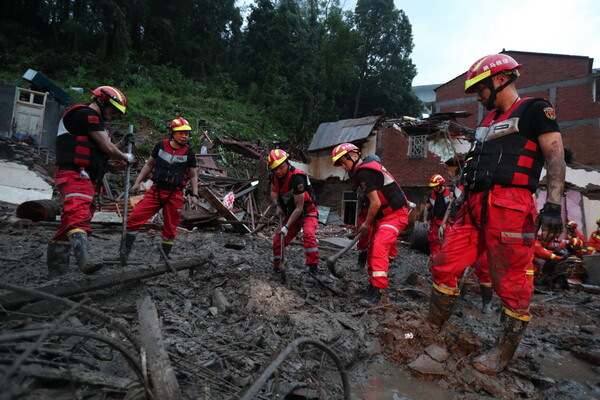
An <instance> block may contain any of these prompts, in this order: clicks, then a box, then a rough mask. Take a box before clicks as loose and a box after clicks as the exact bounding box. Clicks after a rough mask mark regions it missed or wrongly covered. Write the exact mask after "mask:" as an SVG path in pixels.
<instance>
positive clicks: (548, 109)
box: [544, 107, 556, 120]
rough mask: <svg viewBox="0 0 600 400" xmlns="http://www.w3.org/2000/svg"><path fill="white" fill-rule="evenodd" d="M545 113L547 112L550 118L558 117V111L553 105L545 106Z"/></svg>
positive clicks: (547, 116)
mask: <svg viewBox="0 0 600 400" xmlns="http://www.w3.org/2000/svg"><path fill="white" fill-rule="evenodd" d="M544 114H546V118H548V119H552V120H554V119H556V111H554V108H552V107H546V108H544Z"/></svg>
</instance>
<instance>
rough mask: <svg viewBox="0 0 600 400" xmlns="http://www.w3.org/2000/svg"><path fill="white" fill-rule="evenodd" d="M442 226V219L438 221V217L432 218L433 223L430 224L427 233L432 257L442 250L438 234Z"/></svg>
mask: <svg viewBox="0 0 600 400" xmlns="http://www.w3.org/2000/svg"><path fill="white" fill-rule="evenodd" d="M440 226H442V220H441V219H437V218H436V217H433V218H431V221H430V222H429V231H428V232H427V240H429V254H430V255H431V256H432V257H433V256H435V255H436V254H437V253H439V251H440V249H441V248H442V243H441V242H440V236H439V233H438V232H439V230H440Z"/></svg>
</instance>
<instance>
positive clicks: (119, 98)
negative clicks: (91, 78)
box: [92, 86, 127, 114]
mask: <svg viewBox="0 0 600 400" xmlns="http://www.w3.org/2000/svg"><path fill="white" fill-rule="evenodd" d="M94 98H101V99H104V100H105V101H108V102H109V103H110V104H112V105H113V106H115V108H116V109H117V110H119V111H120V112H121V114H125V110H127V99H126V98H125V95H124V94H123V92H121V91H120V90H119V89H117V88H115V87H112V86H99V87H97V88H96V89H94V90H92V99H94Z"/></svg>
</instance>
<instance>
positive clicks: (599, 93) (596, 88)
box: [592, 76, 600, 103]
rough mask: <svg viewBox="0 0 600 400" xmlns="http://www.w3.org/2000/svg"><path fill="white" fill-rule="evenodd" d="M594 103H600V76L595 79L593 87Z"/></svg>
mask: <svg viewBox="0 0 600 400" xmlns="http://www.w3.org/2000/svg"><path fill="white" fill-rule="evenodd" d="M592 101H593V102H595V103H600V76H599V77H596V78H594V83H593V85H592Z"/></svg>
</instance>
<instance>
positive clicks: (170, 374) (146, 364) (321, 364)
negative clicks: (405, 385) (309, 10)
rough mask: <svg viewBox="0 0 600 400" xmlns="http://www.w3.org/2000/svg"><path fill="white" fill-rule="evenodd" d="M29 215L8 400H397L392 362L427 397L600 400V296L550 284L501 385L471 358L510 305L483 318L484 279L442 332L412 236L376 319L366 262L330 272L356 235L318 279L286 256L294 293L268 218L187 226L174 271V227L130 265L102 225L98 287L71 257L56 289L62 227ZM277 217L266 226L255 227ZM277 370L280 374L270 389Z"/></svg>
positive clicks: (6, 339)
mask: <svg viewBox="0 0 600 400" xmlns="http://www.w3.org/2000/svg"><path fill="white" fill-rule="evenodd" d="M219 179H221V178H219ZM231 184H232V183H231V182H230V181H227V179H224V180H222V181H221V183H215V184H214V188H213V186H208V185H207V186H206V187H208V188H210V189H212V190H214V193H218V194H217V195H215V196H216V197H220V195H221V194H222V193H223V192H230V191H233V192H235V191H237V192H238V193H241V192H243V191H244V190H245V189H248V188H249V187H250V186H248V183H247V182H235V185H234V186H235V187H233V190H232V186H231ZM220 185H222V187H221V188H219V186H220ZM248 193H251V192H248ZM240 197H241V196H240ZM250 201H252V200H250ZM246 204H248V203H247V202H246ZM207 207H208V206H207ZM15 208H16V207H13V206H11V205H3V208H2V213H1V214H0V262H1V267H0V271H1V274H2V279H1V282H0V306H1V307H2V308H1V310H2V312H1V315H0V332H1V333H0V380H2V382H3V383H2V385H1V386H2V387H3V394H2V397H3V398H4V397H6V398H15V399H34V398H52V399H61V398H104V399H142V398H168V397H169V393H170V394H173V393H174V394H175V398H177V397H179V398H186V399H188V398H189V399H246V398H259V399H260V398H265V399H266V398H274V397H272V396H273V393H275V392H276V391H277V392H278V393H287V394H288V395H289V396H284V397H281V398H288V399H292V398H294V399H298V398H300V399H316V398H335V399H337V398H340V399H342V398H352V399H374V398H391V397H392V396H394V398H396V396H397V391H395V390H396V388H395V387H391V386H390V387H378V384H377V383H376V382H378V380H377V378H378V377H377V376H373V371H374V366H376V365H379V364H381V363H382V362H390V363H392V365H393V366H394V367H393V370H388V371H387V372H386V374H392V373H395V372H397V371H402V372H405V373H407V374H411V375H412V377H413V378H411V379H413V381H412V384H411V386H413V390H418V387H419V386H423V385H424V383H423V385H420V384H419V383H420V382H426V381H434V382H435V383H436V384H437V386H436V387H437V388H438V390H439V392H437V395H439V396H440V398H441V396H444V398H461V399H479V398H502V399H517V398H530V399H563V398H570V399H589V398H600V387H599V386H598V384H599V379H598V376H600V324H599V323H598V321H600V297H599V296H598V295H597V294H595V293H588V292H585V291H583V290H578V289H576V288H569V289H567V290H565V289H564V288H561V289H556V288H551V287H539V288H537V289H536V293H535V295H534V299H533V303H532V313H533V315H534V318H533V321H532V323H531V324H530V328H529V329H528V330H527V331H526V333H525V336H524V338H523V340H522V343H521V346H520V347H519V348H518V350H517V354H516V355H515V359H514V360H513V362H511V364H510V365H509V368H508V369H507V370H506V371H504V372H502V373H500V374H499V375H497V376H487V375H484V374H481V373H479V372H478V371H477V370H475V369H474V368H473V367H472V365H471V362H470V359H471V358H472V357H473V356H475V355H476V354H477V353H478V352H479V351H480V350H481V349H484V348H486V347H488V346H490V345H491V344H492V340H493V338H495V336H496V332H497V331H498V329H499V326H500V321H499V318H500V312H499V306H500V304H499V301H498V299H497V298H496V297H495V298H494V302H493V306H494V310H495V312H494V313H493V314H482V313H481V312H480V307H481V300H480V297H479V286H478V284H477V282H476V280H475V278H472V279H471V280H469V281H467V282H466V285H465V287H464V291H463V294H462V295H461V300H460V301H459V304H458V307H457V310H455V312H454V314H453V316H452V318H451V319H450V320H449V322H448V323H447V324H446V325H445V326H444V327H443V329H442V330H440V331H438V330H432V329H431V328H430V327H429V325H428V324H426V323H425V322H424V320H425V318H426V316H427V310H428V297H429V291H430V289H431V285H430V277H429V271H428V257H427V256H426V255H424V254H422V253H420V252H417V251H415V250H411V249H410V248H409V244H408V241H407V240H402V241H401V242H400V243H399V255H398V258H397V259H396V260H394V261H393V262H392V264H391V266H390V274H391V277H390V288H389V290H388V291H387V292H386V293H385V295H384V300H383V302H382V304H381V305H379V306H377V307H374V308H363V307H361V306H359V304H358V303H359V302H358V300H359V299H360V297H361V294H362V292H363V291H364V290H365V288H366V284H367V282H366V275H365V272H364V271H362V270H357V269H355V267H354V266H355V264H356V253H355V252H353V251H350V252H348V253H347V254H345V255H343V256H341V257H340V258H339V260H338V261H337V268H339V269H340V271H342V272H343V273H342V278H340V279H338V278H335V277H333V276H332V275H331V274H330V273H329V271H328V269H327V267H326V263H325V260H326V259H327V258H328V257H330V256H331V255H333V254H334V253H336V252H337V251H339V249H340V248H341V247H340V246H335V245H334V244H332V242H331V241H329V240H327V239H329V238H333V237H335V238H346V237H347V236H349V235H350V234H351V233H352V232H351V230H350V229H348V228H346V227H343V226H333V225H322V224H320V225H319V229H318V231H317V236H318V238H319V241H320V246H319V247H320V257H321V260H322V262H321V264H320V267H319V273H318V274H317V275H316V278H315V277H313V276H310V275H309V274H308V270H307V267H306V266H305V265H304V255H303V254H304V253H303V248H302V244H301V241H300V240H299V239H295V240H294V241H293V242H292V243H291V244H290V246H288V248H287V249H286V254H285V257H286V264H285V268H286V271H287V282H286V283H285V284H282V283H280V282H278V281H275V280H273V279H272V277H271V272H272V271H271V270H272V248H271V246H272V245H271V237H272V235H273V234H274V230H275V227H276V225H275V224H274V223H273V221H271V223H270V224H269V219H268V218H266V221H265V219H263V220H262V221H263V222H267V223H266V225H265V227H264V228H262V230H260V231H258V232H256V233H253V234H249V233H248V230H251V229H252V223H251V222H250V221H251V220H252V218H249V217H248V216H247V215H248V214H250V208H247V209H246V211H245V212H246V216H245V217H243V218H245V219H246V220H247V221H248V223H247V227H249V229H248V230H245V231H244V230H241V229H237V228H236V224H230V223H228V222H231V221H227V219H226V218H225V217H224V216H223V218H224V219H225V221H222V223H216V222H215V223H210V224H208V223H203V224H198V225H195V224H192V225H191V226H188V227H187V228H182V229H181V231H180V233H179V235H178V237H177V240H176V243H175V247H174V250H173V251H172V252H171V257H172V258H171V259H170V260H168V262H167V263H165V262H162V261H160V257H159V251H158V247H159V245H160V226H159V225H153V226H149V227H147V228H146V229H144V230H143V232H142V233H141V234H140V235H139V237H138V239H137V242H136V246H135V247H134V248H133V251H132V253H131V255H130V257H129V262H128V265H127V266H126V267H125V268H123V267H121V266H120V264H119V261H118V248H119V244H120V240H121V236H120V232H119V230H118V229H117V228H116V226H115V225H114V224H110V223H104V224H96V225H94V228H95V233H94V234H93V235H92V236H91V238H90V241H89V244H90V252H91V254H92V255H93V256H94V258H95V259H96V261H102V263H103V268H102V269H101V270H100V271H99V272H97V273H96V274H94V275H89V276H88V275H83V274H81V273H80V272H78V271H77V268H76V266H75V263H74V260H73V259H71V267H70V272H69V273H67V274H66V275H64V276H61V277H60V278H55V279H54V280H48V278H47V269H46V259H45V250H46V245H47V243H48V241H49V240H50V238H51V237H52V235H53V231H54V229H55V227H56V225H55V224H56V223H53V222H48V221H40V222H30V223H28V224H23V221H22V220H19V219H17V218H16V217H15V214H14V212H15ZM256 209H258V208H256ZM256 209H255V210H256ZM190 211H193V210H190ZM253 213H254V211H253ZM263 214H264V213H260V212H259V211H257V212H256V213H255V214H254V227H255V228H256V227H258V225H259V222H260V221H261V219H260V216H261V215H263ZM215 221H216V219H215ZM237 225H239V224H237ZM404 239H405V238H404ZM40 292H42V293H40ZM44 293H45V294H44ZM290 346H291V347H290ZM269 368H272V370H273V371H275V373H274V374H273V373H271V374H267V376H266V377H265V375H264V374H263V372H265V371H266V372H268V371H269ZM345 379H346V380H347V383H348V387H349V390H345V386H344V384H345V382H346V381H345ZM315 383H316V384H318V385H315ZM319 385H320V387H321V388H320V389H319V388H318V387H317V386H319ZM253 386H259V388H258V389H256V390H257V391H255V392H253V391H252V389H253ZM319 390H324V391H325V392H326V394H327V395H328V396H329V397H326V396H325V395H321V393H322V392H319ZM150 393H151V394H150ZM377 396H379V397H377ZM406 396H408V395H406ZM415 396H416V395H415ZM407 398H408V397H407ZM410 398H419V397H410ZM421 398H422V397H421Z"/></svg>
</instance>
